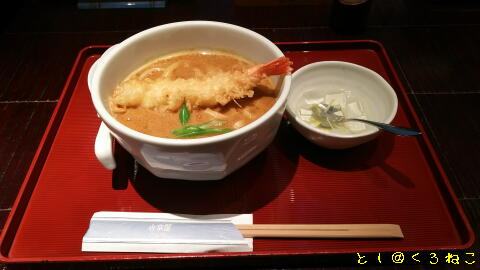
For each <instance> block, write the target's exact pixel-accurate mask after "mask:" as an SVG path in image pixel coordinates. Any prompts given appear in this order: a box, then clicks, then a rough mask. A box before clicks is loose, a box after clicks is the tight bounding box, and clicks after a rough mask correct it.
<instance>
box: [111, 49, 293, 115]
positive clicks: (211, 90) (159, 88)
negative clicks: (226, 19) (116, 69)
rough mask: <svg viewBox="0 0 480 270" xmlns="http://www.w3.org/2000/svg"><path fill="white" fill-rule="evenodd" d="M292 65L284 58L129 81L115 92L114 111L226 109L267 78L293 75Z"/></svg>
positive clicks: (112, 100) (251, 91)
mask: <svg viewBox="0 0 480 270" xmlns="http://www.w3.org/2000/svg"><path fill="white" fill-rule="evenodd" d="M291 64H292V62H291V61H290V60H289V59H288V58H286V57H280V58H277V59H275V60H273V61H271V62H269V63H266V64H260V65H256V66H253V67H250V68H248V69H246V70H242V71H238V70H236V71H230V72H225V71H219V72H217V73H215V74H212V75H207V76H204V77H200V78H198V77H196V78H188V79H184V78H176V79H170V78H163V79H161V80H155V81H150V82H145V81H142V82H140V81H136V80H133V81H132V80H128V81H126V82H124V83H121V84H120V85H119V86H118V87H117V88H116V89H115V92H114V94H113V96H112V99H111V102H112V105H113V106H112V111H114V112H124V111H125V110H126V108H127V107H136V106H142V107H145V108H149V109H154V108H160V107H164V108H166V109H167V110H169V111H177V110H178V109H180V107H181V106H182V104H183V103H184V102H185V103H186V105H187V107H189V108H204V107H213V106H217V105H222V106H223V105H226V104H227V103H229V102H230V101H232V100H236V99H242V98H246V97H252V96H253V94H254V88H255V87H256V86H258V85H259V84H260V83H261V81H262V80H263V79H264V78H266V77H268V76H272V75H282V74H287V73H289V72H291V70H292V69H291Z"/></svg>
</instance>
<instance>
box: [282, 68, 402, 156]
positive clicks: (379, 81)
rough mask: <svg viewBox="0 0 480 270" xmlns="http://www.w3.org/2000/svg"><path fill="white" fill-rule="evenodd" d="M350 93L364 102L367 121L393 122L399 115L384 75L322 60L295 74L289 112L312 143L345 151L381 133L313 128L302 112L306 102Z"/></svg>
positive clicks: (288, 103)
mask: <svg viewBox="0 0 480 270" xmlns="http://www.w3.org/2000/svg"><path fill="white" fill-rule="evenodd" d="M340 91H347V92H350V93H351V95H352V96H354V97H355V98H356V99H358V100H360V102H361V103H363V105H364V108H365V112H366V114H367V119H369V120H373V121H378V122H383V123H387V124H388V123H390V122H391V121H392V120H393V118H394V117H395V114H396V113H397V107H398V99H397V95H396V94H395V91H394V90H393V89H392V87H391V86H390V85H389V84H388V82H387V81H385V79H383V78H382V76H380V75H378V74H377V73H376V72H374V71H372V70H370V69H368V68H366V67H363V66H359V65H356V64H352V63H348V62H341V61H323V62H316V63H312V64H309V65H306V66H304V67H302V68H300V69H298V70H297V71H295V72H294V73H293V76H292V85H291V89H290V95H289V97H288V100H287V113H288V117H289V120H290V122H291V123H292V124H293V126H294V127H295V128H296V129H297V130H298V131H299V132H300V133H301V134H302V135H303V136H305V137H306V138H307V139H308V140H310V141H311V142H313V143H315V144H317V145H319V146H322V147H325V148H330V149H345V148H350V147H354V146H357V145H360V144H362V143H365V142H368V141H370V140H372V139H374V138H375V137H376V136H377V135H378V134H379V130H378V129H377V128H375V127H373V126H367V128H366V129H365V130H363V131H360V132H358V133H343V132H338V131H337V132H335V131H333V130H329V129H321V128H317V127H314V126H313V125H311V124H310V123H308V122H307V121H305V120H302V119H301V117H300V115H299V111H300V108H304V107H305V106H308V105H306V104H307V103H306V100H317V99H320V98H322V97H325V95H327V94H332V93H337V92H340Z"/></svg>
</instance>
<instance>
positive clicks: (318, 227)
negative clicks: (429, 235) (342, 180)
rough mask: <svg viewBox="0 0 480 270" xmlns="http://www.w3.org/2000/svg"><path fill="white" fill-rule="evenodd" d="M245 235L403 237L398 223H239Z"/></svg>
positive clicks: (277, 236)
mask: <svg viewBox="0 0 480 270" xmlns="http://www.w3.org/2000/svg"><path fill="white" fill-rule="evenodd" d="M236 226H237V228H238V230H239V231H240V232H241V233H242V234H243V236H244V237H264V238H326V239H328V238H352V239H353V238H362V239H366V238H377V239H379V238H394V239H403V233H402V230H401V228H400V226H399V225H397V224H237V225H236Z"/></svg>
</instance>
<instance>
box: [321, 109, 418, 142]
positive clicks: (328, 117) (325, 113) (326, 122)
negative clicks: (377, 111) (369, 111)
mask: <svg viewBox="0 0 480 270" xmlns="http://www.w3.org/2000/svg"><path fill="white" fill-rule="evenodd" d="M317 105H318V106H315V108H318V109H314V111H313V112H314V114H315V116H316V117H318V118H319V119H320V120H322V121H321V123H320V126H321V127H323V128H332V124H333V125H339V124H342V123H343V122H347V121H360V122H363V123H366V124H369V125H373V126H376V127H377V128H379V129H383V130H386V131H389V132H391V133H394V134H397V135H401V136H417V135H420V134H422V133H421V132H420V131H418V130H415V129H412V128H407V127H399V126H393V125H389V124H385V123H380V122H375V121H371V120H366V119H360V118H345V117H343V116H341V115H337V114H335V113H336V112H338V111H339V110H340V109H339V108H337V107H335V106H329V105H326V104H323V103H320V104H317Z"/></svg>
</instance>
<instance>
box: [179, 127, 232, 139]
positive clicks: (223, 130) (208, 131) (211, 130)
mask: <svg viewBox="0 0 480 270" xmlns="http://www.w3.org/2000/svg"><path fill="white" fill-rule="evenodd" d="M230 131H232V129H230V128H209V129H200V130H196V131H192V132H187V133H182V134H179V135H177V136H175V137H177V138H183V137H195V136H200V135H206V134H214V133H226V132H230Z"/></svg>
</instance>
